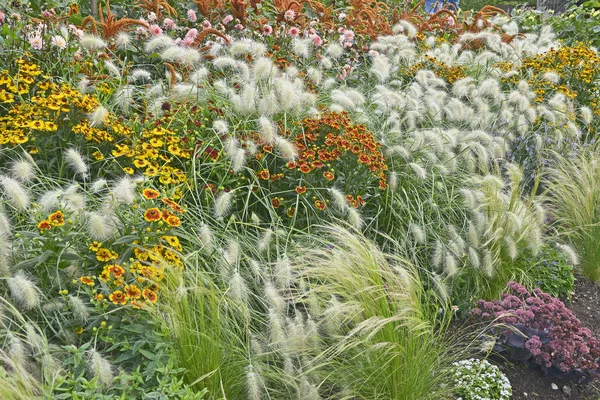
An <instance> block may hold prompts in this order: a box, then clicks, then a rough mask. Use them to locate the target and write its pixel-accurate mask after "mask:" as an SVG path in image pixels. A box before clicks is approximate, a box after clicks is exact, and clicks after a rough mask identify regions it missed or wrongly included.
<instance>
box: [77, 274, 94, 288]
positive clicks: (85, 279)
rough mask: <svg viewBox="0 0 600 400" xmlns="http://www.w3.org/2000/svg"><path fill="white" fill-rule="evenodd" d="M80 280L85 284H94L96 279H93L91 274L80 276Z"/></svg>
mask: <svg viewBox="0 0 600 400" xmlns="http://www.w3.org/2000/svg"><path fill="white" fill-rule="evenodd" d="M79 281H80V282H81V283H83V284H85V285H88V286H94V279H92V278H91V277H89V276H82V277H81V278H79Z"/></svg>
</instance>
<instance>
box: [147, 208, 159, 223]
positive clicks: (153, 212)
mask: <svg viewBox="0 0 600 400" xmlns="http://www.w3.org/2000/svg"><path fill="white" fill-rule="evenodd" d="M161 217H162V215H161V212H160V210H159V209H158V208H156V207H152V208H149V209H147V210H146V212H145V213H144V219H145V220H146V221H148V222H155V221H158V220H160V219H161Z"/></svg>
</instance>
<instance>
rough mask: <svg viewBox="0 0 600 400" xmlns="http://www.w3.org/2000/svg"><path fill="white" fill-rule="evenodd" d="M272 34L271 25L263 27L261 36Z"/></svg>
mask: <svg viewBox="0 0 600 400" xmlns="http://www.w3.org/2000/svg"><path fill="white" fill-rule="evenodd" d="M272 33H273V27H272V26H271V25H264V26H263V35H265V36H270V35H271V34H272Z"/></svg>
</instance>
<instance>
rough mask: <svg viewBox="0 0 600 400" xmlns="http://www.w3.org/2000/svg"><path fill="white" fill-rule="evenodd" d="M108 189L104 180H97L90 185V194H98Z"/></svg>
mask: <svg viewBox="0 0 600 400" xmlns="http://www.w3.org/2000/svg"><path fill="white" fill-rule="evenodd" d="M107 187H108V181H107V180H106V179H102V178H100V179H97V180H95V181H94V183H92V192H94V193H98V192H101V191H102V190H104V189H106V188H107Z"/></svg>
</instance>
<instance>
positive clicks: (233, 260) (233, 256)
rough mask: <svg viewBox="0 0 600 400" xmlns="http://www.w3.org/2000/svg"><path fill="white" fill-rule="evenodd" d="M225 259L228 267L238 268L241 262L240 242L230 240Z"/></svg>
mask: <svg viewBox="0 0 600 400" xmlns="http://www.w3.org/2000/svg"><path fill="white" fill-rule="evenodd" d="M223 258H224V259H225V262H226V263H227V264H228V265H230V266H236V265H237V264H238V263H239V262H240V242H238V241H237V240H236V239H233V238H231V239H229V240H228V241H227V250H225V252H224V253H223Z"/></svg>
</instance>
